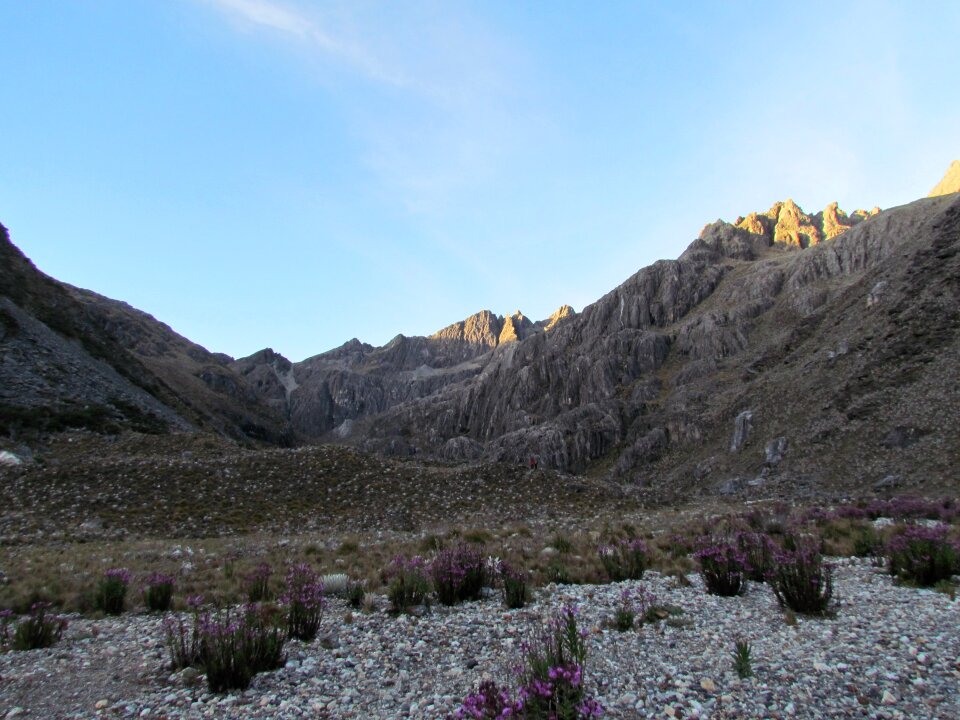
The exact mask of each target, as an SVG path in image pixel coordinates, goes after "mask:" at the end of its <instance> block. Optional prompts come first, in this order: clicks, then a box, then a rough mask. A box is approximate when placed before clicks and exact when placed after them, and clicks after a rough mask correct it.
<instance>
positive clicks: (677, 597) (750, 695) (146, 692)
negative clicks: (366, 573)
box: [0, 559, 960, 720]
mask: <svg viewBox="0 0 960 720" xmlns="http://www.w3.org/2000/svg"><path fill="white" fill-rule="evenodd" d="M834 562H836V563H837V565H838V567H837V570H836V578H835V579H836V586H835V597H836V599H837V600H838V602H839V607H838V611H837V613H836V616H835V617H834V618H832V619H814V618H804V617H802V616H801V617H800V618H799V620H798V622H797V623H796V624H795V625H789V624H787V623H786V622H785V621H784V614H783V612H782V611H781V610H780V609H779V607H778V605H777V603H776V601H775V598H774V596H773V594H772V592H771V591H770V590H769V588H767V587H766V586H765V585H762V584H756V583H751V584H750V587H749V589H748V591H747V592H746V594H745V595H743V596H742V597H736V598H720V597H715V596H712V595H708V594H707V593H706V592H705V591H704V589H703V586H702V584H701V581H700V579H699V577H698V576H696V575H690V576H689V580H690V584H689V585H684V584H682V583H679V582H677V580H676V578H670V577H666V576H663V575H660V574H659V573H657V572H648V573H647V574H646V575H645V577H644V578H643V580H642V581H627V582H624V583H614V584H607V585H576V586H574V585H560V586H558V585H553V584H551V585H548V586H546V587H544V588H542V589H540V590H539V591H538V592H537V594H536V599H535V601H534V602H533V603H532V604H530V605H528V606H527V607H526V608H523V609H520V610H512V611H507V610H504V608H503V604H502V602H501V601H500V598H499V597H493V596H491V597H489V598H487V599H485V600H481V601H479V602H474V603H467V604H464V605H460V606H456V607H453V608H443V607H435V608H433V609H432V610H429V611H425V612H423V613H422V614H419V615H413V616H404V615H401V616H393V615H390V614H388V613H387V612H386V608H387V603H386V599H385V598H384V597H380V598H379V607H378V608H377V609H375V610H374V611H373V612H369V613H366V612H360V611H357V612H354V613H353V614H352V615H349V616H348V615H347V612H348V609H347V605H346V603H345V601H343V600H334V601H332V603H331V606H330V607H329V608H328V612H327V613H326V616H325V619H324V622H323V628H322V631H321V636H320V638H319V639H318V640H316V641H314V642H312V643H309V644H303V643H299V642H290V643H288V645H287V656H288V659H287V662H286V666H285V667H284V668H282V669H281V670H278V671H276V672H272V673H265V674H260V675H257V676H256V677H255V678H254V680H253V684H252V686H251V688H250V689H249V690H247V691H245V692H242V693H233V694H227V695H215V694H212V693H209V692H208V691H207V688H206V685H205V683H204V682H203V678H202V676H200V677H197V676H196V674H195V673H194V672H192V671H191V670H189V669H188V670H186V671H183V672H180V673H175V674H171V673H170V671H169V665H168V663H169V658H168V656H167V651H166V649H165V641H164V631H163V619H162V618H161V617H160V616H157V615H146V614H127V615H124V616H121V617H119V618H108V619H88V618H82V617H72V618H71V620H70V626H69V629H68V630H67V632H66V634H65V636H64V639H63V640H61V642H60V643H59V644H58V645H56V646H54V647H53V648H50V649H46V650H33V651H27V652H11V653H7V654H5V655H0V678H2V680H0V708H3V709H4V711H3V713H2V714H0V717H7V718H12V717H33V718H51V719H54V718H94V717H152V718H170V719H172V718H299V717H311V718H318V717H319V718H323V717H328V718H442V717H446V716H447V715H448V714H449V713H452V712H454V711H455V710H456V709H457V708H458V707H459V703H460V701H461V700H462V699H463V697H464V696H465V695H466V694H467V693H468V692H470V690H471V689H472V688H473V687H474V686H476V685H477V683H478V682H479V681H480V680H482V679H484V678H492V679H494V680H496V681H498V682H500V683H504V684H511V682H512V681H513V680H514V674H513V670H512V669H513V668H514V667H515V666H516V665H517V664H518V663H519V661H520V654H521V650H520V647H521V643H522V641H523V639H524V638H525V637H528V636H529V633H530V631H531V630H532V629H534V628H535V627H537V626H540V625H541V624H542V623H543V622H544V621H545V619H546V618H548V617H549V616H550V615H551V614H552V613H553V612H554V611H555V610H557V609H558V608H560V607H561V606H563V605H565V604H572V605H575V606H576V607H577V608H578V623H579V626H580V627H581V628H582V629H586V630H587V631H588V640H587V642H588V646H589V655H588V660H587V686H588V689H589V690H590V692H592V693H593V694H594V696H595V697H596V698H598V699H599V700H600V701H601V702H602V703H603V704H604V706H605V707H606V708H607V712H606V717H610V718H641V717H675V718H694V717H700V718H861V717H863V718H866V717H870V718H920V717H923V718H943V719H944V720H946V719H947V718H956V717H960V699H958V696H957V693H956V689H957V687H958V683H960V661H958V658H960V629H958V628H960V622H958V621H960V603H958V602H957V601H956V600H952V599H951V598H950V597H949V596H948V595H945V594H942V593H937V592H933V591H929V590H916V589H910V588H906V587H899V586H895V585H894V584H893V582H892V580H891V578H890V577H889V576H888V575H886V574H884V573H883V572H882V570H879V569H877V568H875V567H873V566H871V565H870V564H869V563H867V562H866V561H862V560H847V559H835V560H834ZM640 585H642V586H643V587H644V588H645V589H646V590H648V591H650V592H652V593H653V594H654V595H655V597H656V600H657V602H658V603H667V604H671V605H675V606H678V607H679V608H681V609H682V610H683V614H682V615H678V616H677V617H675V618H672V619H671V620H670V621H664V622H659V623H655V624H644V625H643V626H642V627H641V628H640V629H639V630H634V631H628V632H624V633H620V632H617V631H616V630H614V629H612V628H610V627H607V625H606V623H607V621H608V620H609V618H610V617H611V616H612V614H613V612H614V609H615V606H616V604H617V603H618V601H619V598H620V594H621V592H622V591H623V590H625V589H630V590H633V589H635V588H637V587H639V586H640ZM736 639H745V640H747V641H749V642H750V643H751V645H752V648H753V670H754V673H755V674H754V677H752V678H747V679H745V680H741V679H739V677H738V676H737V675H736V673H734V671H733V665H732V660H731V652H732V650H733V646H734V641H735V640H736Z"/></svg>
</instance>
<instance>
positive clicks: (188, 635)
mask: <svg viewBox="0 0 960 720" xmlns="http://www.w3.org/2000/svg"><path fill="white" fill-rule="evenodd" d="M202 605H203V596H202V595H192V596H190V597H188V598H187V607H188V608H189V609H190V612H191V613H192V614H193V622H192V623H191V624H190V627H189V628H188V627H187V625H186V623H185V622H184V621H183V617H169V618H167V619H166V620H165V621H164V623H163V627H164V631H165V633H166V636H167V649H168V650H169V651H170V667H171V668H172V669H173V670H180V669H181V668H185V667H189V666H194V667H197V666H199V665H200V664H201V662H200V660H201V658H200V648H201V645H200V608H201V607H202Z"/></svg>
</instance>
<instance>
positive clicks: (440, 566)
mask: <svg viewBox="0 0 960 720" xmlns="http://www.w3.org/2000/svg"><path fill="white" fill-rule="evenodd" d="M430 575H431V577H432V578H433V588H434V590H435V591H436V593H437V599H438V600H439V601H440V602H441V603H443V604H444V605H456V604H457V603H460V602H465V601H467V600H479V599H480V594H481V592H482V591H483V586H484V584H485V582H486V581H487V565H486V561H485V558H484V556H483V553H482V552H481V550H480V548H479V547H478V546H476V545H458V546H457V547H456V548H451V549H448V550H441V551H440V552H439V553H437V555H436V557H435V558H434V559H433V561H432V562H431V563H430Z"/></svg>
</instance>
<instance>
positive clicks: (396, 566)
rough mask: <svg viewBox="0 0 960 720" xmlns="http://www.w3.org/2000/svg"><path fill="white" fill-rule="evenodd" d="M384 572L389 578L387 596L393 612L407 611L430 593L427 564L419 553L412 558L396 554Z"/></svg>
mask: <svg viewBox="0 0 960 720" xmlns="http://www.w3.org/2000/svg"><path fill="white" fill-rule="evenodd" d="M386 574H387V577H388V578H389V585H388V587H387V597H388V599H389V600H390V607H391V609H392V610H393V612H397V613H400V612H407V611H408V610H410V608H412V607H414V606H416V605H422V604H423V602H424V600H426V598H427V595H428V594H429V593H430V579H429V578H428V577H427V564H426V562H425V561H424V559H423V558H422V557H420V556H419V555H415V556H413V557H412V558H405V557H402V556H399V555H398V556H397V557H395V558H394V559H393V562H392V563H391V564H390V568H389V569H388V570H387V573H386Z"/></svg>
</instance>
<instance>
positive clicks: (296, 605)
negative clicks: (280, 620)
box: [280, 563, 326, 642]
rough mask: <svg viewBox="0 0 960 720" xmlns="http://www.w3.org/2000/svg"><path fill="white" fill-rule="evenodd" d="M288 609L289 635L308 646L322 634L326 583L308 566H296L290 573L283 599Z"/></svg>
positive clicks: (282, 601)
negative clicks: (321, 626)
mask: <svg viewBox="0 0 960 720" xmlns="http://www.w3.org/2000/svg"><path fill="white" fill-rule="evenodd" d="M280 601H281V603H283V605H285V606H286V608H287V635H288V637H291V638H297V639H299V640H304V641H306V642H309V641H310V640H313V639H314V638H315V637H316V636H317V633H318V632H319V631H320V621H321V620H322V619H323V608H324V607H325V605H326V600H324V597H323V581H322V580H321V579H320V577H319V576H318V575H317V574H316V573H315V572H314V571H313V569H312V568H311V567H310V566H309V565H307V564H305V563H301V564H299V565H293V566H292V567H291V568H290V570H289V572H288V573H287V588H286V593H285V594H284V596H283V597H282V598H281V599H280Z"/></svg>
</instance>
